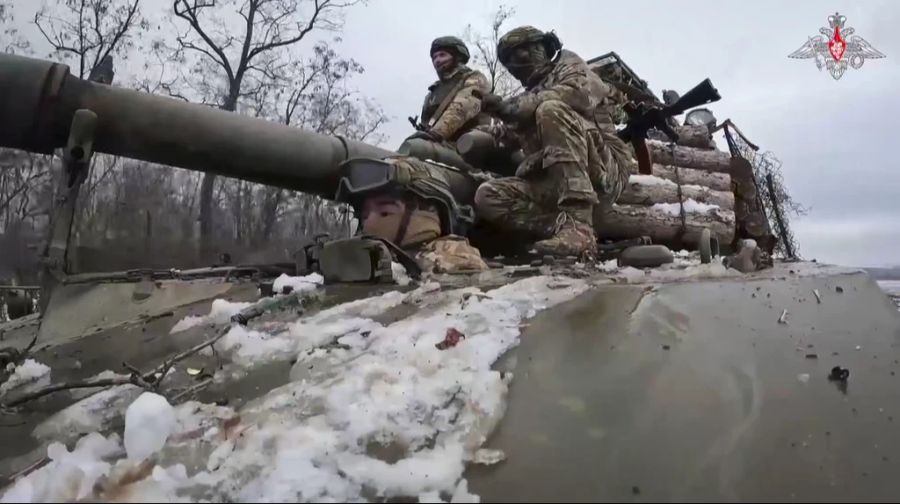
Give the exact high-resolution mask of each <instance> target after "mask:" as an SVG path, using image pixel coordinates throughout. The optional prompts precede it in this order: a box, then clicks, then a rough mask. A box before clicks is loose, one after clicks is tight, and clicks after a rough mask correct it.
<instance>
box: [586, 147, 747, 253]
mask: <svg viewBox="0 0 900 504" xmlns="http://www.w3.org/2000/svg"><path fill="white" fill-rule="evenodd" d="M647 143H648V147H649V148H650V152H651V156H652V159H653V161H654V164H653V169H652V175H639V174H637V169H636V167H634V171H633V173H632V175H631V176H630V178H629V182H628V185H627V186H626V187H625V189H624V191H623V192H622V194H621V195H620V197H619V199H618V200H617V201H616V203H615V204H614V205H612V207H606V208H603V207H598V209H597V211H596V212H595V215H594V221H595V224H596V225H597V230H598V231H599V234H600V237H601V239H610V240H624V239H629V238H637V237H640V236H649V237H650V238H651V239H652V240H653V243H659V244H664V245H668V246H670V247H673V248H689V249H693V248H696V243H697V241H698V240H699V238H700V234H701V232H702V231H703V229H704V228H709V230H710V231H711V232H712V233H713V235H714V236H716V237H717V238H718V239H719V242H720V243H722V244H728V243H731V242H732V240H733V239H734V235H735V228H736V225H735V213H734V210H735V199H734V193H733V192H732V183H731V175H730V165H731V156H730V155H729V154H728V153H725V152H721V151H718V150H711V149H700V148H696V147H689V146H686V145H675V146H672V145H670V144H666V143H663V142H655V141H648V142H647Z"/></svg>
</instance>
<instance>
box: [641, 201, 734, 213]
mask: <svg viewBox="0 0 900 504" xmlns="http://www.w3.org/2000/svg"><path fill="white" fill-rule="evenodd" d="M650 208H651V209H652V210H656V211H658V212H663V213H665V214H668V215H671V216H674V217H678V216H679V215H681V205H680V204H678V203H656V204H655V205H653V206H652V207H650ZM720 209H721V207H720V206H719V205H710V204H707V203H700V202H699V201H697V200H695V199H693V198H688V199H687V200H685V202H684V211H685V213H700V214H707V213H709V212H711V211H713V210H720Z"/></svg>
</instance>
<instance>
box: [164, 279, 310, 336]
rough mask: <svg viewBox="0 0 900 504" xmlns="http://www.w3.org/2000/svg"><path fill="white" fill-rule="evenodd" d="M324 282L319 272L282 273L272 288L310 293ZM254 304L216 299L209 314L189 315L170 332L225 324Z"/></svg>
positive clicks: (277, 293) (280, 291) (297, 292)
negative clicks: (303, 273)
mask: <svg viewBox="0 0 900 504" xmlns="http://www.w3.org/2000/svg"><path fill="white" fill-rule="evenodd" d="M324 282H325V279H324V278H323V277H322V275H320V274H318V273H311V274H309V275H306V276H299V277H292V276H288V275H286V274H284V273H282V274H281V276H279V277H278V278H276V279H275V282H273V284H272V290H273V291H274V292H275V294H276V295H278V296H280V295H282V293H283V292H284V288H285V287H291V289H292V292H293V293H295V294H301V293H310V292H313V291H315V290H316V289H317V288H318V287H319V286H321V285H322V284H323V283H324ZM254 304H255V303H252V302H246V303H245V302H234V301H227V300H225V299H216V300H214V301H213V302H212V306H210V310H209V314H208V315H204V316H197V315H189V316H187V317H185V318H183V319H181V320H179V321H178V323H176V324H175V325H174V326H173V327H172V330H171V331H169V333H170V334H174V333H177V332H181V331H186V330H188V329H191V328H193V327H197V326H199V325H203V324H225V323H227V322H229V321H230V320H231V317H233V316H235V315H237V314H238V313H240V311H241V310H243V309H245V308H248V307H250V306H253V305H254Z"/></svg>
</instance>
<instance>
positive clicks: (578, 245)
mask: <svg viewBox="0 0 900 504" xmlns="http://www.w3.org/2000/svg"><path fill="white" fill-rule="evenodd" d="M560 210H561V211H560V213H559V217H557V219H556V225H555V226H554V228H553V231H552V236H551V237H550V238H548V239H546V240H541V241H539V242H536V243H535V244H534V249H535V250H536V251H537V252H538V253H539V254H544V255H553V256H560V257H565V256H579V257H581V256H585V255H587V256H594V255H596V253H597V235H595V234H594V226H593V223H592V215H591V207H590V205H585V206H578V207H567V208H561V209H560Z"/></svg>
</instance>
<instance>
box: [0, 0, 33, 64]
mask: <svg viewBox="0 0 900 504" xmlns="http://www.w3.org/2000/svg"><path fill="white" fill-rule="evenodd" d="M0 34H2V35H3V38H2V39H0V51H3V52H6V53H21V52H26V51H28V49H29V48H30V44H29V43H28V41H27V40H25V39H24V38H23V37H22V36H21V35H20V34H19V30H18V28H16V25H15V18H14V17H13V9H12V4H11V3H10V2H9V0H0Z"/></svg>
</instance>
